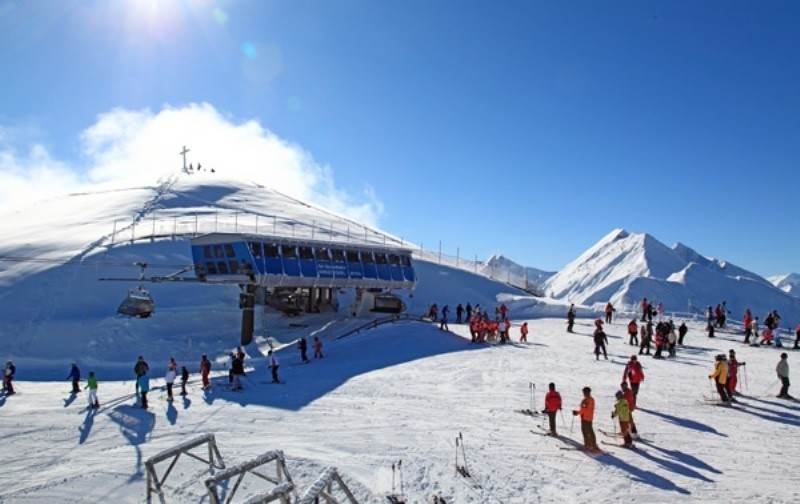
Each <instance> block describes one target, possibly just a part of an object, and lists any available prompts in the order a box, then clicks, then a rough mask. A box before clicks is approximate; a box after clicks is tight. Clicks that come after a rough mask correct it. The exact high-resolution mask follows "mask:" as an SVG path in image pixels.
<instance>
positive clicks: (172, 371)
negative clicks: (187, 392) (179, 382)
mask: <svg viewBox="0 0 800 504" xmlns="http://www.w3.org/2000/svg"><path fill="white" fill-rule="evenodd" d="M177 377H178V363H177V362H176V361H175V359H174V358H172V357H170V359H169V363H168V364H167V373H166V374H165V375H164V381H165V382H167V401H172V399H173V397H172V386H173V385H174V384H175V378H177Z"/></svg>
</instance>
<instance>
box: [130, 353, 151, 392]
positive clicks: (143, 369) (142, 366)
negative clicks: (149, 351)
mask: <svg viewBox="0 0 800 504" xmlns="http://www.w3.org/2000/svg"><path fill="white" fill-rule="evenodd" d="M149 371H150V366H148V365H147V361H145V360H144V357H142V356H141V355H140V356H139V358H138V359H137V360H136V364H134V365H133V372H134V373H135V374H136V395H139V378H141V377H142V376H144V375H146V374H147V373H148V372H149Z"/></svg>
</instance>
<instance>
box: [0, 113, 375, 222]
mask: <svg viewBox="0 0 800 504" xmlns="http://www.w3.org/2000/svg"><path fill="white" fill-rule="evenodd" d="M184 145H185V146H186V147H187V148H188V149H190V152H189V154H188V155H187V163H192V164H193V165H194V166H197V164H198V163H200V164H202V166H203V167H204V168H205V169H206V170H210V169H211V168H214V170H215V172H216V174H217V176H219V177H225V178H233V179H238V180H251V181H253V182H257V183H260V184H263V185H264V186H267V187H269V188H271V189H275V190H278V191H280V192H283V193H285V194H288V195H290V196H293V197H296V198H298V199H301V200H304V201H308V202H309V203H313V204H316V205H320V206H324V207H326V208H329V209H330V210H333V211H335V212H338V213H341V214H344V215H346V216H348V217H351V218H353V219H357V220H359V221H361V222H364V223H367V224H375V222H376V221H377V218H378V217H379V216H380V215H381V214H382V212H383V206H382V204H381V202H380V201H379V200H378V198H377V197H376V196H375V194H374V193H373V192H372V191H371V190H367V191H365V192H364V194H360V195H356V197H354V196H353V195H351V194H348V193H347V192H346V191H344V190H342V189H339V188H337V187H336V184H335V181H334V177H333V170H332V169H331V168H330V167H329V166H321V165H319V164H318V163H317V162H315V161H314V158H313V156H312V155H311V154H310V153H309V152H307V151H305V150H304V149H302V148H301V147H300V146H298V145H295V144H292V143H290V142H287V141H285V140H283V139H281V138H278V137H277V136H276V135H274V134H273V133H272V132H270V131H269V130H267V129H265V128H264V127H263V126H262V125H261V124H260V123H259V122H258V121H256V120H248V121H244V122H240V123H236V122H234V121H233V120H231V119H229V118H226V117H224V116H223V115H221V114H220V113H219V112H218V111H217V110H216V109H215V108H214V107H213V106H212V105H210V104H207V103H202V104H191V105H187V106H185V107H181V108H172V107H168V106H167V107H164V108H163V109H162V110H161V111H159V112H157V113H153V112H152V111H150V110H148V109H144V110H128V109H122V108H120V109H114V110H111V111H109V112H106V113H103V114H100V115H99V116H98V118H97V121H96V122H95V124H93V125H92V126H90V127H89V128H87V129H86V130H85V131H83V132H82V133H81V134H80V152H81V154H82V159H81V160H80V166H79V165H77V164H73V165H70V164H69V163H67V162H64V161H58V160H54V159H52V158H51V157H50V155H49V154H48V153H47V151H46V150H45V149H44V148H43V147H41V146H39V145H35V146H33V147H30V150H29V153H28V154H27V155H25V156H19V155H17V154H16V151H15V150H14V149H6V150H4V151H0V209H2V210H9V209H12V208H14V207H19V206H20V205H21V204H22V203H24V202H26V201H30V200H38V199H41V198H45V197H48V196H51V195H54V194H63V193H66V192H73V191H76V190H78V189H79V188H80V187H81V186H82V185H84V184H98V183H114V185H117V184H120V185H130V186H141V185H144V184H150V183H153V182H155V181H156V180H157V179H158V178H160V177H162V176H164V175H166V174H168V173H171V172H175V171H177V170H180V169H181V167H182V166H183V161H182V159H181V156H180V154H179V152H180V151H181V148H182V147H183V146H184Z"/></svg>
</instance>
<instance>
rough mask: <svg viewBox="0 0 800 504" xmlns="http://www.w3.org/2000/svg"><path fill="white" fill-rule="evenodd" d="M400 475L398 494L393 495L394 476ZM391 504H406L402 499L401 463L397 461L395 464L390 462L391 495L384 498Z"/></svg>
mask: <svg viewBox="0 0 800 504" xmlns="http://www.w3.org/2000/svg"><path fill="white" fill-rule="evenodd" d="M396 473H399V474H400V494H399V495H398V494H397V493H395V484H394V483H395V474H396ZM386 500H388V501H389V502H390V503H391V504H406V501H405V499H404V498H403V461H402V460H398V461H397V463H394V462H392V493H390V494H389V495H387V496H386Z"/></svg>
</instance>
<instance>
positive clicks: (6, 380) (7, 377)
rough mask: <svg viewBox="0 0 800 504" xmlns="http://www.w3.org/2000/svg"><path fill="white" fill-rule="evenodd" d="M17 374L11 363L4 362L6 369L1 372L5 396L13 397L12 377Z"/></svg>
mask: <svg viewBox="0 0 800 504" xmlns="http://www.w3.org/2000/svg"><path fill="white" fill-rule="evenodd" d="M16 373H17V367H16V366H15V365H14V363H13V362H11V361H8V362H6V369H5V370H4V371H3V390H4V391H5V393H6V395H14V394H15V393H16V392H14V383H13V382H14V375H15V374H16Z"/></svg>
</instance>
